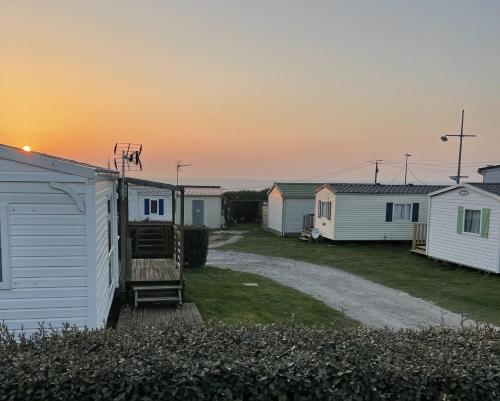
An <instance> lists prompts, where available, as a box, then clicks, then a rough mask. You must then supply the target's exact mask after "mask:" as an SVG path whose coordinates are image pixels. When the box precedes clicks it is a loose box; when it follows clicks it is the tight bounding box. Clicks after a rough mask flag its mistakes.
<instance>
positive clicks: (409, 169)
mask: <svg viewBox="0 0 500 401" xmlns="http://www.w3.org/2000/svg"><path fill="white" fill-rule="evenodd" d="M408 171H409V172H410V174H411V175H412V176H413V178H415V180H417V181H418V182H419V183H420V184H423V185H427V184H426V183H425V182H423V181H421V180H419V179H418V178H417V176H416V175H415V174H414V173H413V170H412V169H411V168H410V167H408Z"/></svg>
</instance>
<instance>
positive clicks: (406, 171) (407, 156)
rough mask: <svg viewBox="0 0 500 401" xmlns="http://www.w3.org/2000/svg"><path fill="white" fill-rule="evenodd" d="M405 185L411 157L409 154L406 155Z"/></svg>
mask: <svg viewBox="0 0 500 401" xmlns="http://www.w3.org/2000/svg"><path fill="white" fill-rule="evenodd" d="M404 156H405V185H406V178H407V177H408V158H409V157H410V156H411V155H410V154H409V153H405V154H404Z"/></svg>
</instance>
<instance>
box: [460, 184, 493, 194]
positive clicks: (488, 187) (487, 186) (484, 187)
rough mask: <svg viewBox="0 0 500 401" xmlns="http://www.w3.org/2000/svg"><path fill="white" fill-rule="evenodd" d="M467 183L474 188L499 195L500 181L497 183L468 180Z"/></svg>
mask: <svg viewBox="0 0 500 401" xmlns="http://www.w3.org/2000/svg"><path fill="white" fill-rule="evenodd" d="M467 184H469V185H472V186H474V187H476V188H479V189H482V190H483V191H486V192H490V193H492V194H495V195H500V183H498V184H493V183H491V184H485V183H482V182H468V183H467Z"/></svg>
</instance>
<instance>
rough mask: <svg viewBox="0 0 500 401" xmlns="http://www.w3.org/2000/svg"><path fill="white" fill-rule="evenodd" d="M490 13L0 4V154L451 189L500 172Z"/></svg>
mask: <svg viewBox="0 0 500 401" xmlns="http://www.w3.org/2000/svg"><path fill="white" fill-rule="evenodd" d="M498 21H500V2H498V1H486V0H484V1H475V2H471V1H451V0H450V1H439V0H433V1H426V0H423V1H418V2H414V1H403V0H401V1H381V0H377V1H355V2H353V1H333V0H331V1H319V0H318V1H311V2H304V1H291V0H289V1H269V0H268V1H260V0H256V1H251V2H249V1H236V0H233V1H229V0H228V1H217V0H213V1H209V2H207V1H201V0H200V1H191V0H183V1H175V2H174V1H168V0H164V1H154V0H148V1H126V0H121V1H120V2H116V1H109V0H108V1H102V0H100V1H93V0H86V1H76V0H74V1H71V0H68V1H64V2H62V1H51V0H45V1H43V2H42V1H23V0H19V1H15V2H7V1H3V2H1V3H0V49H1V51H0V143H6V144H9V145H14V146H23V145H30V146H31V147H32V148H33V149H34V150H39V151H42V152H47V153H52V154H56V155H59V156H65V157H70V158H74V159H77V160H81V161H86V162H91V163H95V164H98V165H103V166H106V164H107V162H108V159H111V164H113V163H112V158H113V146H114V144H115V142H129V141H132V142H134V143H142V144H143V153H142V162H143V166H144V169H143V171H142V172H141V173H135V175H136V176H139V177H142V178H151V179H160V180H163V181H172V180H174V179H175V164H176V161H178V160H182V161H183V162H184V163H188V164H191V166H190V167H186V168H184V169H183V171H182V172H181V182H185V183H200V184H202V183H210V184H217V183H220V184H222V185H223V186H225V187H230V188H239V187H242V188H243V187H262V186H263V185H266V184H268V183H272V182H274V181H283V180H290V181H315V182H335V181H352V182H371V181H373V179H374V177H373V175H374V166H373V165H372V164H370V163H369V161H370V160H375V159H380V160H383V162H382V163H381V166H380V172H379V181H380V182H382V183H401V182H402V180H403V179H404V171H403V170H402V168H403V164H404V156H403V154H404V153H410V154H411V155H412V156H411V157H410V159H409V163H410V164H409V166H410V172H409V173H408V175H409V181H410V182H413V183H436V182H439V183H451V181H450V179H449V176H450V175H454V174H455V173H456V159H457V155H458V140H457V139H456V138H450V140H449V141H448V142H446V143H444V142H442V141H440V136H441V135H442V134H444V133H457V132H458V131H459V129H460V113H461V110H462V109H465V124H464V127H465V128H464V130H465V132H466V133H473V134H477V137H476V138H466V139H465V141H464V152H463V160H464V174H466V175H469V176H470V180H471V181H478V180H480V176H479V175H477V173H476V170H477V168H478V167H480V166H482V165H484V164H490V163H500V150H499V146H498V145H499V143H500V73H499V71H500V23H498Z"/></svg>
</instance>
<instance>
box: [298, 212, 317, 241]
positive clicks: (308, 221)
mask: <svg viewBox="0 0 500 401" xmlns="http://www.w3.org/2000/svg"><path fill="white" fill-rule="evenodd" d="M313 228H314V214H305V215H304V217H303V218H302V232H301V233H300V237H299V239H300V240H301V241H307V242H310V241H312V237H311V231H312V229H313Z"/></svg>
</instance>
